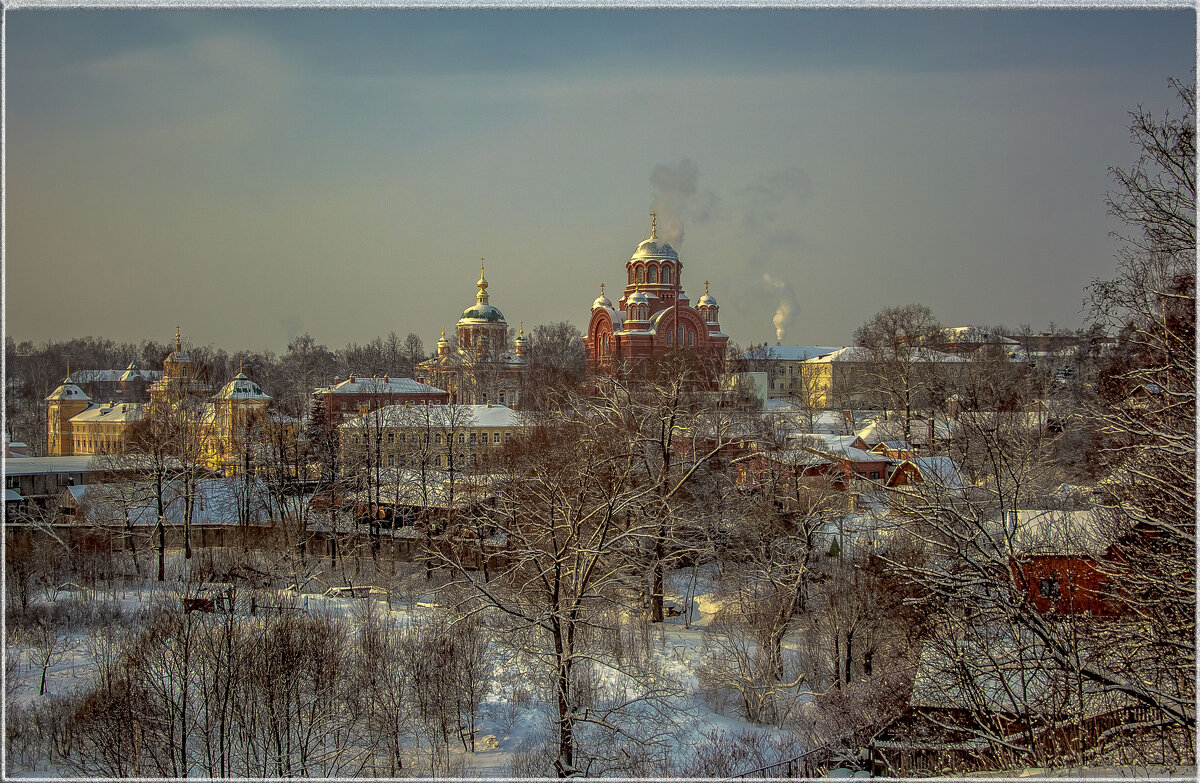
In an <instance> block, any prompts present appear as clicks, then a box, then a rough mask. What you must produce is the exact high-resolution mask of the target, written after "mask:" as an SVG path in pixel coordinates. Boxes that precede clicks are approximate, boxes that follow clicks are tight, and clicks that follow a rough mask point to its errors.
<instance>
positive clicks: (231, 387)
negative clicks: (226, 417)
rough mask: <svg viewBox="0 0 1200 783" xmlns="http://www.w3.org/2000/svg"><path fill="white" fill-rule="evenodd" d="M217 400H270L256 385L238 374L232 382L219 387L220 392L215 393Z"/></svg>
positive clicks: (269, 396)
mask: <svg viewBox="0 0 1200 783" xmlns="http://www.w3.org/2000/svg"><path fill="white" fill-rule="evenodd" d="M217 399H221V400H269V399H271V395H269V394H267V393H266V392H265V391H263V390H262V389H261V388H260V387H259V385H258V384H257V383H255V382H254V381H252V380H250V379H249V378H247V377H246V376H245V375H244V374H243V373H240V372H239V373H238V374H237V375H235V376H234V377H233V380H231V381H230V382H229V383H227V384H225V385H224V386H222V387H221V391H219V392H217Z"/></svg>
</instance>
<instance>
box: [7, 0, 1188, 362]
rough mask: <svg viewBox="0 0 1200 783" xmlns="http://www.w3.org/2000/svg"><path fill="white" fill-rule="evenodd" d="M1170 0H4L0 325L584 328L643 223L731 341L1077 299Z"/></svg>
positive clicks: (1182, 41)
mask: <svg viewBox="0 0 1200 783" xmlns="http://www.w3.org/2000/svg"><path fill="white" fill-rule="evenodd" d="M1195 21H1196V20H1195V12H1194V11H1193V10H1161V9H1159V10H1103V11H1096V10H1076V11H1041V10H1030V9H1024V10H1001V9H993V10H904V11H883V10H811V9H799V10H769V11H733V10H693V11H665V10H658V11H632V10H628V11H604V10H571V11H563V10H558V11H552V10H540V11H534V10H523V11H483V10H441V11H429V10H411V9H409V10H402V9H389V10H369V11H368V10H336V11H334V10H308V11H300V10H272V11H268V10H245V9H241V10H229V9H221V10H217V9H209V10H203V9H190V10H182V9H172V10H120V11H115V10H104V11H102V10H83V9H61V10H59V9H55V10H34V9H18V10H11V9H10V10H8V11H7V12H6V13H5V22H6V24H5V36H6V40H5V44H6V62H5V80H6V107H5V108H6V129H5V131H6V142H7V143H6V146H5V153H6V158H7V159H6V192H5V205H6V206H5V209H6V237H5V249H4V250H5V254H4V266H5V269H4V271H5V286H6V287H5V293H6V302H5V319H6V320H5V328H6V333H7V334H10V335H12V336H13V337H14V338H15V339H17V340H18V341H20V340H26V339H29V340H33V341H35V342H38V343H41V342H43V341H45V340H48V339H65V338H69V337H77V336H84V335H95V336H101V337H108V338H112V339H115V340H118V341H130V342H139V341H141V340H143V339H155V340H158V341H167V340H169V339H171V338H172V337H173V335H174V329H175V326H176V324H180V325H181V326H182V330H183V334H184V338H185V340H186V341H188V342H190V343H193V344H209V343H211V344H214V345H217V346H220V347H223V348H225V349H227V350H229V351H236V350H240V349H245V348H250V349H264V348H266V349H270V350H274V351H282V350H284V349H285V348H286V346H287V343H288V342H289V341H290V340H291V339H292V338H294V337H295V336H297V335H299V334H302V333H304V332H308V333H310V334H311V335H312V336H313V337H314V338H315V339H316V340H317V341H318V342H321V343H325V344H327V345H329V346H330V347H331V348H336V347H340V346H343V345H345V344H347V343H350V342H358V343H364V342H366V341H369V340H371V339H372V338H374V337H376V336H382V335H386V334H387V333H388V332H390V331H395V332H397V333H398V334H400V335H401V336H403V335H405V334H407V333H408V332H416V333H417V334H419V335H420V336H421V337H422V338H423V340H424V341H425V344H426V347H427V348H429V347H432V345H433V343H434V342H435V341H436V339H437V336H438V334H439V331H440V329H441V328H442V326H443V325H444V326H446V328H447V330H451V329H452V328H453V324H454V322H455V321H456V320H457V318H458V316H459V314H460V313H461V312H462V310H463V309H464V308H466V307H467V306H468V305H470V304H472V303H473V302H474V294H475V280H476V279H477V277H478V272H479V269H478V267H479V259H480V257H481V256H483V257H485V258H486V259H487V277H488V281H489V283H490V288H489V294H490V295H491V301H492V304H495V305H496V306H498V307H499V308H500V309H501V310H502V311H503V312H504V314H505V316H506V318H507V320H508V322H509V324H510V325H511V326H512V327H514V328H515V327H516V326H517V325H518V324H519V323H521V322H523V323H524V324H525V325H526V327H531V326H532V325H534V324H538V323H548V322H555V321H562V320H566V321H570V322H572V323H574V324H576V325H577V326H579V327H580V328H581V329H582V328H584V327H585V326H586V322H587V318H588V308H589V305H590V303H591V302H592V300H593V299H594V298H595V297H596V296H597V294H598V293H599V288H600V283H601V282H605V283H607V286H608V290H609V292H610V293H611V292H615V291H619V290H620V288H621V287H622V286H623V283H624V263H625V261H627V260H628V258H629V256H630V254H631V253H632V252H633V250H634V248H635V247H636V246H637V244H638V242H639V241H640V240H642V239H644V238H645V237H646V236H647V235H648V232H649V226H648V215H647V213H648V212H649V211H650V210H651V209H655V210H656V211H657V212H658V214H659V227H660V235H667V236H668V237H669V238H672V239H673V240H674V241H675V242H676V243H677V249H678V250H679V251H680V255H681V258H682V261H683V265H684V269H683V285H684V289H685V291H686V292H687V293H688V294H689V295H690V296H691V297H692V300H693V301H695V300H696V299H697V298H699V296H700V294H702V293H703V290H704V281H705V280H709V281H711V291H712V293H713V295H714V296H716V297H717V299H718V300H719V302H720V305H721V324H722V327H723V330H724V331H725V332H726V333H728V334H730V335H731V337H732V339H733V341H735V342H737V343H739V344H742V345H747V344H751V343H759V342H764V341H769V342H771V343H774V342H775V340H776V326H775V324H774V323H773V317H775V316H776V315H777V314H780V313H781V311H786V314H781V315H780V320H781V321H782V326H783V328H784V330H785V331H784V334H783V338H782V339H783V342H784V343H791V344H818V345H820V344H829V345H833V344H842V343H845V342H847V341H849V340H850V339H851V335H852V333H853V331H854V329H855V327H856V326H858V325H859V324H860V323H862V322H863V321H864V320H865V319H867V318H868V317H869V316H870V315H872V314H873V313H875V312H877V311H878V310H880V309H881V308H883V307H887V306H894V305H901V304H906V303H909V302H921V303H923V304H926V305H929V306H930V307H931V308H932V309H933V310H934V312H935V314H936V315H937V316H938V317H939V319H940V320H941V321H942V322H943V323H945V324H947V325H965V324H993V323H998V322H1003V323H1006V324H1009V325H1014V326H1015V325H1018V324H1022V323H1027V324H1030V325H1032V326H1033V327H1034V328H1039V329H1040V328H1045V327H1046V326H1047V325H1048V324H1049V323H1051V322H1055V323H1057V324H1059V325H1064V326H1079V325H1081V324H1082V322H1083V315H1082V313H1081V311H1080V307H1081V301H1082V298H1083V296H1084V288H1085V286H1086V285H1087V284H1088V283H1089V282H1090V281H1091V280H1092V279H1095V278H1104V277H1107V276H1109V275H1110V273H1111V270H1112V268H1113V254H1114V252H1115V250H1116V245H1115V244H1114V243H1113V241H1112V240H1111V239H1110V238H1109V232H1110V231H1112V230H1114V229H1115V228H1116V226H1115V225H1114V224H1113V223H1112V221H1111V220H1110V219H1109V218H1108V217H1106V215H1105V206H1104V194H1105V192H1106V191H1107V190H1109V189H1110V187H1111V180H1110V178H1109V175H1108V167H1110V166H1121V167H1126V166H1128V165H1130V164H1131V163H1132V162H1133V160H1134V157H1135V155H1136V149H1135V148H1134V147H1133V145H1131V144H1130V143H1129V134H1128V129H1127V120H1128V111H1129V110H1131V109H1133V108H1134V107H1135V106H1137V105H1138V104H1139V103H1140V104H1142V105H1143V106H1145V107H1146V108H1148V109H1150V110H1151V111H1153V112H1154V113H1155V114H1156V115H1161V114H1162V113H1163V111H1164V110H1168V109H1170V110H1171V111H1172V113H1174V112H1175V111H1176V107H1175V106H1174V104H1173V103H1172V98H1173V97H1174V93H1173V91H1172V90H1171V88H1170V87H1169V86H1168V79H1169V78H1170V77H1178V78H1180V79H1182V80H1184V81H1191V80H1193V79H1194V78H1195V77H1194V67H1195V65H1194V64H1195V51H1196V48H1195Z"/></svg>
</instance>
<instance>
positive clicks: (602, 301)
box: [592, 283, 613, 310]
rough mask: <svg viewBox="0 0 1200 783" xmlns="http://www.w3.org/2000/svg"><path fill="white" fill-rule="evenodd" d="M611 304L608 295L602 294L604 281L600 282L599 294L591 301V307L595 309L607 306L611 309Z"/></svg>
mask: <svg viewBox="0 0 1200 783" xmlns="http://www.w3.org/2000/svg"><path fill="white" fill-rule="evenodd" d="M612 306H613V305H612V302H610V301H609V300H608V297H607V296H605V295H604V283H601V284H600V296H598V297H596V301H594V302H592V309H593V310H597V309H599V308H601V307H607V308H609V309H610V310H611V309H612Z"/></svg>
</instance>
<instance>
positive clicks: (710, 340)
mask: <svg viewBox="0 0 1200 783" xmlns="http://www.w3.org/2000/svg"><path fill="white" fill-rule="evenodd" d="M650 219H651V222H650V237H649V239H646V240H644V241H643V242H642V243H641V244H639V245H638V246H637V249H636V250H635V251H634V252H633V255H632V256H631V257H630V259H629V261H627V262H626V263H625V278H626V282H625V289H624V291H623V292H622V293H621V297H620V298H619V299H618V300H617V302H616V304H613V302H612V301H611V300H609V298H608V297H607V296H606V295H605V293H604V285H603V284H601V286H600V296H599V297H597V298H596V301H594V302H593V303H592V314H591V319H590V320H589V321H588V328H587V332H586V334H585V336H584V344H585V346H586V349H587V362H588V370H589V371H590V372H592V373H603V374H610V375H611V374H616V373H619V372H620V371H621V368H622V367H628V366H631V365H633V364H634V363H636V362H638V361H640V360H646V359H655V358H661V357H663V356H666V355H668V354H670V353H672V352H674V351H679V350H682V351H685V352H688V353H690V354H692V355H694V356H695V357H696V358H697V359H699V360H700V362H701V363H702V364H703V365H705V366H706V367H709V368H711V369H710V372H715V371H717V370H719V368H720V367H721V366H723V363H724V357H725V347H726V345H727V344H728V342H729V335H727V334H725V333H724V332H722V331H721V324H720V322H719V320H718V317H717V314H718V309H719V308H718V305H717V300H716V298H715V297H714V296H712V294H710V293H709V291H708V283H707V281H706V282H705V284H704V295H703V296H701V297H700V299H699V300H698V301H697V302H696V304H695V305H694V306H693V305H692V302H691V300H690V299H689V297H688V295H687V294H686V293H685V292H684V290H683V280H682V276H683V262H682V261H681V260H680V258H679V253H677V252H676V251H675V248H673V247H671V245H670V243H668V242H666V241H665V240H662V239H659V238H658V232H657V226H656V221H655V216H654V213H650Z"/></svg>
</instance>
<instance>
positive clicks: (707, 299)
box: [696, 280, 717, 307]
mask: <svg viewBox="0 0 1200 783" xmlns="http://www.w3.org/2000/svg"><path fill="white" fill-rule="evenodd" d="M696 306H697V307H716V306H717V299H716V297H714V296H713V295H712V294H710V293H709V292H708V281H707V280H705V281H704V296H702V297H700V301H699V302H697V303H696Z"/></svg>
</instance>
